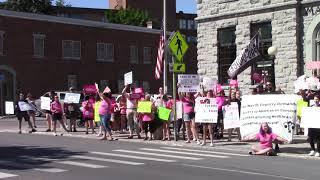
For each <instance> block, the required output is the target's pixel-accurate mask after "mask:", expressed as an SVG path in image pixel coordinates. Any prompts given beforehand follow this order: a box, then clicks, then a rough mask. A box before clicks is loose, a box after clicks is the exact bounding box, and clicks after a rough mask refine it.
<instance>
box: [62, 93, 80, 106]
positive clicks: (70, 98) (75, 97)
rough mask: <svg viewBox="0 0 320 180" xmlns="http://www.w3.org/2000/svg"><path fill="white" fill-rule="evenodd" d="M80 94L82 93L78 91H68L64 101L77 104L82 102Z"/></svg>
mask: <svg viewBox="0 0 320 180" xmlns="http://www.w3.org/2000/svg"><path fill="white" fill-rule="evenodd" d="M80 96H81V94H78V93H66V96H65V97H64V102H65V103H76V104H77V103H79V102H80Z"/></svg>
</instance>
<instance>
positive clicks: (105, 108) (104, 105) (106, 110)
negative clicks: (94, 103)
mask: <svg viewBox="0 0 320 180" xmlns="http://www.w3.org/2000/svg"><path fill="white" fill-rule="evenodd" d="M99 114H100V115H107V114H111V105H110V104H109V103H108V102H107V101H105V100H103V101H101V103H100V107H99Z"/></svg>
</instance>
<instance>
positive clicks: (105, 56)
mask: <svg viewBox="0 0 320 180" xmlns="http://www.w3.org/2000/svg"><path fill="white" fill-rule="evenodd" d="M113 56H114V46H113V44H112V43H97V61H101V62H113V61H114V59H113Z"/></svg>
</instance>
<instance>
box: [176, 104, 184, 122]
mask: <svg viewBox="0 0 320 180" xmlns="http://www.w3.org/2000/svg"><path fill="white" fill-rule="evenodd" d="M176 114H177V119H182V118H183V104H182V102H177V103H176Z"/></svg>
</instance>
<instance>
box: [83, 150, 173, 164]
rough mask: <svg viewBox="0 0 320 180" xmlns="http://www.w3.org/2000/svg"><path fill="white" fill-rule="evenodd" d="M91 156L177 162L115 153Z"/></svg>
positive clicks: (100, 153)
mask: <svg viewBox="0 0 320 180" xmlns="http://www.w3.org/2000/svg"><path fill="white" fill-rule="evenodd" d="M89 153H91V154H97V155H104V156H114V157H121V158H132V159H141V160H149V161H158V162H176V161H175V160H169V159H158V158H150V157H141V156H131V155H126V154H115V153H105V152H89Z"/></svg>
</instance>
